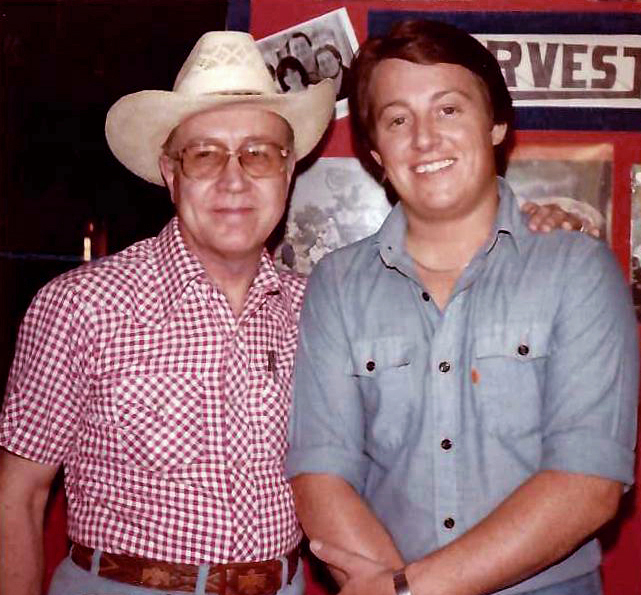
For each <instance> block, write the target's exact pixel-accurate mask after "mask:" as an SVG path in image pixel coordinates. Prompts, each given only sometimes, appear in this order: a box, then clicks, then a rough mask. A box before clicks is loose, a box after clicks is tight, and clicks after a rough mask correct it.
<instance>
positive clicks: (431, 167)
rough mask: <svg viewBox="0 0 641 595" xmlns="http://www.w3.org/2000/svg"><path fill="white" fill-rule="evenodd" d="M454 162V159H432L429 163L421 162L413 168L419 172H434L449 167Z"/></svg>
mask: <svg viewBox="0 0 641 595" xmlns="http://www.w3.org/2000/svg"><path fill="white" fill-rule="evenodd" d="M453 163H454V159H441V160H440V161H430V162H429V163H420V164H419V165H415V166H414V167H413V168H412V170H413V171H414V172H415V173H417V174H433V173H435V172H437V171H441V170H442V169H445V168H446V167H449V166H450V165H452V164H453Z"/></svg>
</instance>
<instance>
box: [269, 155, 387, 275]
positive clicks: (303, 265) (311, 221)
mask: <svg viewBox="0 0 641 595" xmlns="http://www.w3.org/2000/svg"><path fill="white" fill-rule="evenodd" d="M390 208H391V206H390V204H389V201H388V200H387V197H386V196H385V192H384V190H383V188H382V187H381V186H380V185H379V184H378V183H377V182H376V181H375V180H374V179H373V178H372V177H371V176H370V175H369V174H368V173H367V172H366V171H365V170H364V169H363V168H362V167H361V165H360V163H359V162H358V160H357V159H355V158H353V157H323V158H321V159H318V160H317V161H316V162H315V163H314V164H313V165H312V166H311V167H310V168H309V169H308V170H306V171H305V172H303V173H302V174H301V175H300V176H298V178H297V179H296V186H295V187H294V192H293V195H292V199H291V204H290V207H289V212H288V215H287V225H286V228H285V237H284V238H283V240H282V242H281V243H280V244H279V246H278V247H277V248H276V252H275V254H274V258H275V261H276V265H277V266H278V267H279V268H282V269H285V270H289V271H296V272H298V273H301V274H303V275H309V273H310V272H311V270H312V268H313V266H314V265H315V264H316V263H317V262H318V261H319V260H320V259H321V258H322V257H323V256H324V255H325V254H328V253H329V252H332V251H333V250H336V249H337V248H340V247H342V246H345V245H347V244H351V243H352V242H356V241H357V240H360V239H362V238H364V237H366V236H368V235H371V234H373V233H374V232H376V231H377V230H378V228H379V227H380V226H381V224H382V223H383V221H384V220H385V217H386V216H387V214H388V213H389V211H390Z"/></svg>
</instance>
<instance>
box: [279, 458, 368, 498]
mask: <svg viewBox="0 0 641 595" xmlns="http://www.w3.org/2000/svg"><path fill="white" fill-rule="evenodd" d="M367 467H368V464H367V461H366V460H365V459H364V458H363V457H362V456H355V455H354V454H353V453H350V452H348V451H345V450H342V449H340V448H335V447H332V446H314V447H309V448H290V450H289V452H288V453H287V458H286V460H285V476H286V477H287V478H288V479H292V478H293V477H295V476H296V475H300V474H301V473H327V474H329V475H338V476H340V477H342V478H343V479H344V480H345V481H347V482H348V483H349V484H351V485H352V487H353V488H354V489H355V490H356V491H357V492H358V493H359V494H360V493H362V491H363V488H364V487H365V477H366V474H367Z"/></svg>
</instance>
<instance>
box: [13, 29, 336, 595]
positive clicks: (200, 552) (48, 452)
mask: <svg viewBox="0 0 641 595" xmlns="http://www.w3.org/2000/svg"><path fill="white" fill-rule="evenodd" d="M333 106H334V89H333V85H332V83H331V81H326V82H323V83H320V84H319V85H317V86H315V87H310V89H309V90H307V91H305V92H301V93H295V94H288V95H283V94H277V93H276V90H275V87H274V83H273V81H272V78H271V77H270V75H269V73H268V71H267V69H266V67H265V65H264V63H263V60H262V57H261V54H260V52H259V51H258V49H257V47H256V46H255V44H254V42H253V40H252V39H251V37H250V36H248V35H247V34H243V33H235V32H213V33H209V34H206V35H204V36H203V37H202V38H201V39H200V40H199V41H198V43H197V44H196V46H195V48H194V49H193V51H192V52H191V54H190V56H189V57H188V58H187V61H186V62H185V64H184V66H183V68H182V70H181V72H180V73H179V75H178V77H177V80H176V84H175V87H174V91H173V92H167V91H142V92H140V93H135V94H133V95H129V96H126V97H124V98H122V99H121V100H120V101H118V102H117V103H116V104H115V105H114V106H113V107H112V109H111V110H110V112H109V115H108V116H107V123H106V135H107V140H108V142H109V145H110V147H111V148H112V150H113V152H114V154H115V155H116V157H117V158H118V159H119V160H120V161H121V162H122V163H123V164H124V165H125V166H127V167H128V168H129V169H131V170H132V171H133V172H134V173H136V174H137V175H139V176H141V177H143V178H144V179H146V180H149V181H151V182H154V183H157V184H162V183H163V182H164V183H165V184H166V185H167V187H168V189H169V193H170V195H171V200H172V201H173V203H174V204H175V206H176V217H175V218H174V219H173V220H172V221H171V222H170V223H169V224H168V225H167V226H166V227H165V229H163V230H162V232H161V233H160V234H159V235H158V237H156V238H153V239H149V240H145V241H143V242H140V243H138V244H135V245H133V246H131V247H129V248H128V249H126V250H124V251H123V252H121V253H119V254H116V255H114V256H112V257H109V258H106V259H103V260H101V261H99V262H97V263H94V264H90V265H88V266H85V267H81V268H79V269H77V270H74V271H71V272H70V273H68V274H65V275H63V276H61V277H58V278H57V279H55V280H54V281H53V282H51V283H50V284H49V285H47V286H46V287H45V288H44V289H42V290H41V291H40V292H39V294H38V295H37V297H36V298H35V300H34V302H33V304H32V305H31V307H30V309H29V311H28V313H27V315H26V317H25V320H24V323H23V325H22V329H21V333H20V339H19V342H18V346H17V350H16V356H15V361H14V364H13V368H12V371H11V377H10V380H9V383H8V388H7V397H6V402H5V406H4V412H3V416H2V421H1V424H0V444H1V445H2V447H3V448H4V449H5V450H4V451H3V453H2V455H1V460H0V502H1V504H0V543H1V544H2V545H1V546H0V592H1V593H2V594H3V595H4V594H7V595H8V594H10V595H27V594H29V595H36V594H37V593H40V583H41V571H42V555H41V552H42V546H41V544H42V517H43V510H44V506H45V503H46V500H47V494H48V490H49V485H50V483H51V481H52V479H53V477H54V475H55V473H56V471H57V469H58V468H59V466H60V465H64V468H65V487H66V492H67V500H68V505H69V508H68V513H69V514H68V516H69V525H68V530H69V536H70V538H71V539H72V541H73V545H72V549H71V554H70V558H68V559H67V560H65V561H64V562H63V563H62V565H61V566H60V568H59V569H58V570H57V572H56V575H55V576H54V579H53V583H52V586H51V591H50V593H52V594H55V595H73V594H78V595H86V594H87V593H93V594H101V593H118V594H121V595H122V594H132V595H133V594H136V595H139V594H143V593H144V594H145V595H153V594H157V593H162V594H163V595H166V594H169V593H185V592H190V593H219V594H221V595H223V594H225V593H227V594H236V593H238V594H247V595H261V594H262V595H267V594H273V593H276V592H278V593H281V594H283V595H285V594H286V595H290V594H291V595H296V594H300V593H301V592H302V588H303V587H302V572H301V566H300V564H298V551H297V546H298V542H299V540H300V537H301V533H300V529H299V527H298V524H297V521H296V517H295V514H294V507H293V502H292V497H291V492H290V488H289V486H288V484H287V482H286V480H285V478H284V476H283V472H282V461H283V456H284V450H285V444H286V439H285V433H286V417H287V410H288V407H289V391H290V375H291V368H292V362H293V355H294V347H295V340H296V324H297V319H298V311H299V307H300V303H301V301H302V292H303V280H301V279H300V278H297V277H295V276H293V275H289V274H283V273H278V272H277V271H276V270H275V269H274V266H273V264H272V261H271V258H270V256H269V255H268V253H267V252H266V250H265V248H264V245H265V241H266V239H267V238H268V236H269V235H270V234H271V233H272V231H273V230H274V228H275V227H276V225H277V223H278V221H279V220H280V219H281V217H282V215H283V212H284V209H285V204H286V200H287V195H288V190H289V184H290V181H291V178H292V172H293V170H294V165H295V162H296V160H297V159H300V158H301V157H303V156H304V155H306V154H307V153H309V151H311V149H312V148H313V147H314V145H316V143H317V141H318V140H319V139H320V137H321V136H322V134H323V132H324V131H325V129H326V127H327V124H328V123H329V121H330V118H331V115H332V110H333Z"/></svg>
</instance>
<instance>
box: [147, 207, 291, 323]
mask: <svg viewBox="0 0 641 595" xmlns="http://www.w3.org/2000/svg"><path fill="white" fill-rule="evenodd" d="M152 242H153V244H152V253H153V264H152V267H151V274H152V279H151V282H150V283H149V285H148V290H147V291H143V292H142V295H141V296H140V300H141V307H139V312H141V313H142V312H144V313H145V316H144V317H145V318H147V319H148V320H149V321H150V322H153V323H156V324H162V321H164V320H165V319H166V318H167V316H168V314H169V313H170V312H171V311H172V310H173V309H174V308H175V307H176V305H177V304H178V303H180V300H181V299H182V296H183V295H184V292H185V289H186V288H187V287H188V286H189V284H190V283H192V282H193V281H195V280H202V281H205V280H206V279H207V276H206V273H205V269H204V267H203V265H202V264H201V262H200V261H199V260H198V258H196V256H194V254H192V253H191V252H190V251H189V249H188V248H187V245H186V244H185V241H184V239H183V237H182V234H181V232H180V226H179V224H178V218H177V217H173V218H172V219H171V221H170V222H169V223H168V224H167V225H166V226H165V227H164V228H163V230H162V231H161V232H160V233H159V234H158V236H156V238H154V240H153V241H152ZM281 290H282V281H281V279H280V276H279V275H278V272H277V271H276V268H275V266H274V263H273V261H272V258H271V256H270V255H269V253H268V251H267V250H266V249H263V251H262V253H261V257H260V262H259V266H258V271H257V273H256V277H255V278H254V281H253V283H252V285H251V287H250V290H249V291H250V294H252V295H255V296H262V295H265V294H267V295H278V294H280V293H281Z"/></svg>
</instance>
